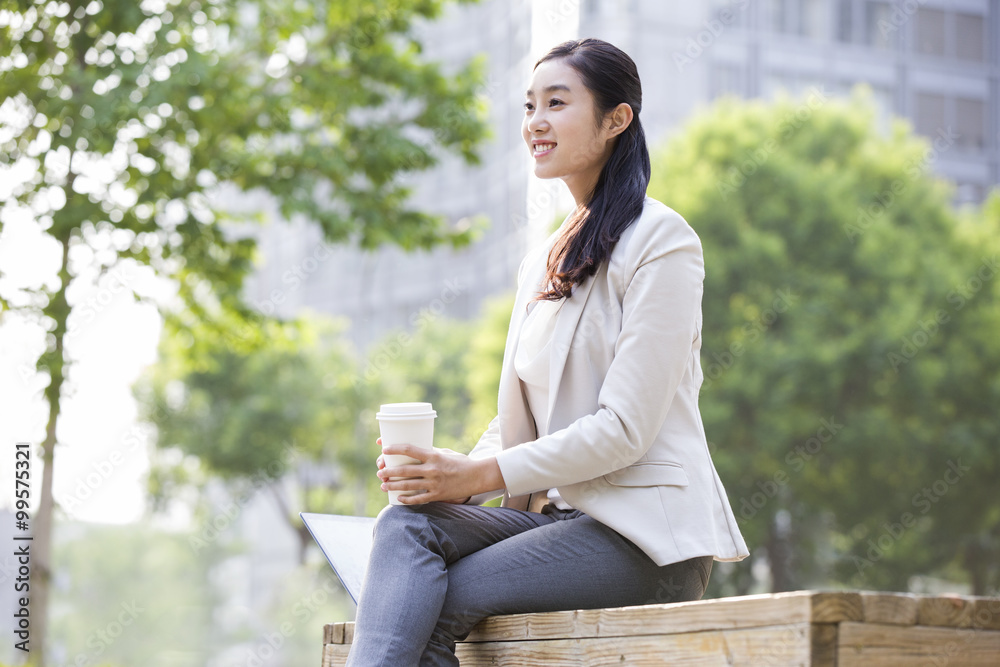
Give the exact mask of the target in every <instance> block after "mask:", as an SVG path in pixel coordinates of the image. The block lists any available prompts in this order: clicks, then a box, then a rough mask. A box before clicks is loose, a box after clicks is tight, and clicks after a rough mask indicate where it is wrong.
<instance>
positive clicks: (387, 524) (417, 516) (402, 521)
mask: <svg viewBox="0 0 1000 667" xmlns="http://www.w3.org/2000/svg"><path fill="white" fill-rule="evenodd" d="M417 509H418V508H417V507H416V506H410V505H387V506H386V507H385V508H383V509H382V511H381V512H379V513H378V516H377V517H375V536H376V537H378V536H379V535H380V534H383V535H398V534H399V533H401V532H420V531H422V530H423V529H424V528H425V527H426V526H427V517H426V516H425V515H424V514H422V513H421V512H418V511H415V510H417Z"/></svg>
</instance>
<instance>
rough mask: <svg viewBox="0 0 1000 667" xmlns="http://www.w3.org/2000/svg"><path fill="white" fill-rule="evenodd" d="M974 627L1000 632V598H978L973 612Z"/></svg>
mask: <svg viewBox="0 0 1000 667" xmlns="http://www.w3.org/2000/svg"><path fill="white" fill-rule="evenodd" d="M972 627H974V628H982V629H985V630H1000V598H982V597H981V598H976V601H975V604H974V605H973V612H972Z"/></svg>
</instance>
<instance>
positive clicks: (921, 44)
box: [914, 7, 944, 56]
mask: <svg viewBox="0 0 1000 667" xmlns="http://www.w3.org/2000/svg"><path fill="white" fill-rule="evenodd" d="M916 19H917V29H916V35H915V36H914V41H915V44H914V46H915V48H916V51H917V52H918V53H926V54H927V55H931V56H943V55H944V12H943V11H941V10H940V9H926V8H924V7H921V8H920V9H919V10H918V11H917V16H916Z"/></svg>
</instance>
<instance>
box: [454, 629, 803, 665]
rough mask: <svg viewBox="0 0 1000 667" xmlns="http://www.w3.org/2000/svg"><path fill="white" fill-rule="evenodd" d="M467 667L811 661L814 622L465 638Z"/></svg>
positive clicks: (462, 649)
mask: <svg viewBox="0 0 1000 667" xmlns="http://www.w3.org/2000/svg"><path fill="white" fill-rule="evenodd" d="M457 655H458V657H459V660H460V661H461V663H462V667H485V666H487V665H489V666H491V667H492V666H498V667H584V666H586V667H604V666H607V667H610V666H612V665H613V666H614V667H621V666H622V665H629V666H630V667H633V666H634V667H662V666H663V665H809V664H810V647H809V626H808V624H807V623H800V624H796V625H791V626H781V627H769V628H752V629H736V630H716V631H709V632H691V633H681V634H671V635H647V636H642V637H599V638H589V639H543V640H538V641H526V642H480V643H474V644H466V643H462V644H459V646H458V651H457Z"/></svg>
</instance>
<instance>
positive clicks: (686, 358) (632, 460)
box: [469, 196, 749, 565]
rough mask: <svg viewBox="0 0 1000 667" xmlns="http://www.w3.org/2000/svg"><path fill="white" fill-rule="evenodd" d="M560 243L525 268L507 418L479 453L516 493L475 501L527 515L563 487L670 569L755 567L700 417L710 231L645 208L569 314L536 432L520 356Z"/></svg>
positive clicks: (560, 325)
mask: <svg viewBox="0 0 1000 667" xmlns="http://www.w3.org/2000/svg"><path fill="white" fill-rule="evenodd" d="M557 234H558V232H555V233H553V234H552V235H551V236H550V237H549V239H548V240H547V241H546V242H545V243H544V244H543V245H542V246H541V247H538V248H535V249H534V250H533V251H531V252H529V253H528V255H527V256H526V257H525V258H524V261H523V262H522V263H521V268H520V269H519V270H518V278H517V282H518V287H517V295H516V297H515V301H514V311H513V314H512V316H511V321H510V329H509V331H508V333H507V345H506V348H505V350H504V356H503V366H502V369H501V372H500V387H499V395H498V401H497V412H498V414H497V417H496V418H494V419H493V421H492V422H490V425H489V427H488V428H487V430H486V432H485V433H484V434H483V436H482V437H481V438H480V439H479V442H478V443H476V446H475V448H473V450H472V452H471V453H470V456H471V457H472V458H486V457H491V456H495V457H496V460H497V463H498V465H499V466H500V471H501V473H502V474H503V478H504V483H505V484H506V489H497V490H495V491H491V492H486V493H482V494H479V495H477V496H474V497H473V498H472V499H471V500H469V503H470V504H481V503H483V502H486V501H487V500H490V499H491V498H495V497H497V496H499V495H501V493H502V494H503V502H502V505H503V506H504V507H513V508H517V509H527V508H528V506H529V502H530V501H531V497H530V496H531V494H534V493H542V494H544V493H545V492H546V490H548V489H549V488H551V487H555V488H556V489H558V490H559V493H560V494H561V495H562V497H563V498H564V499H565V500H566V502H568V503H569V504H571V505H572V506H573V507H575V508H576V509H578V510H581V511H582V512H584V513H586V514H588V515H590V516H591V517H593V518H594V519H597V520H598V521H600V522H602V523H604V524H605V525H607V526H609V527H611V528H612V529H614V530H615V531H617V532H618V533H620V534H621V535H623V536H625V537H626V538H628V539H629V540H631V541H632V542H634V543H635V544H636V545H637V546H638V547H639V548H641V549H642V550H643V551H644V552H645V553H646V554H648V555H649V556H650V558H652V559H653V560H654V561H655V562H656V563H657V565H667V564H669V563H676V562H679V561H683V560H687V559H688V558H693V557H695V556H706V555H711V556H714V557H715V560H720V561H737V560H742V559H743V558H745V557H746V556H748V555H749V551H748V550H747V546H746V543H745V542H744V540H743V536H742V535H741V534H740V530H739V527H738V526H737V524H736V518H735V517H734V516H733V511H732V508H731V507H730V504H729V500H728V499H727V497H726V490H725V489H724V488H723V485H722V482H721V480H720V479H719V475H718V473H717V472H716V470H715V466H714V464H713V463H712V459H711V456H710V454H709V451H708V443H707V441H706V439H705V431H704V428H703V426H702V421H701V413H700V412H699V411H698V391H699V388H700V387H701V383H702V371H701V362H700V349H701V298H702V291H703V283H704V277H705V271H704V261H703V258H702V249H701V241H700V240H699V238H698V235H697V234H696V233H695V231H694V230H693V229H691V227H690V226H689V225H688V224H687V222H686V221H685V220H684V218H683V217H681V215H680V214H679V213H677V212H676V211H674V210H673V209H671V208H670V207H668V206H666V205H664V204H663V203H661V202H659V201H657V200H655V199H653V198H651V197H648V196H647V197H646V198H645V201H644V205H643V210H642V213H641V215H640V216H639V218H638V219H637V220H636V221H635V222H634V223H633V224H632V225H630V226H629V227H628V229H627V230H626V231H625V232H624V233H623V234H622V236H621V238H620V239H619V241H618V243H617V244H615V246H614V249H613V250H612V252H611V255H610V257H609V258H608V260H607V261H605V262H604V263H603V264H602V265H601V267H600V268H599V269H598V271H597V273H596V274H595V275H594V276H592V277H590V278H588V279H587V280H586V281H585V282H584V283H582V284H581V285H578V286H576V288H575V289H574V291H573V294H572V296H571V297H570V298H569V299H567V300H566V302H565V303H564V304H563V305H562V307H561V308H560V312H559V313H558V316H557V317H558V320H557V321H556V325H555V331H554V333H553V334H552V347H551V350H552V358H551V362H550V364H551V368H550V381H549V398H548V404H549V411H548V415H547V423H545V425H544V428H543V429H542V430H541V432H540V433H536V432H535V420H534V418H533V417H532V415H531V412H530V410H529V408H528V402H527V400H526V398H525V395H524V392H523V389H522V387H521V381H520V379H519V378H518V376H517V373H516V372H515V371H514V353H515V351H516V348H517V343H518V338H519V334H520V330H521V324H522V323H523V321H524V318H525V314H526V311H525V307H526V305H527V304H528V302H529V301H530V300H531V299H532V297H534V295H536V294H537V293H538V291H539V289H540V288H541V286H542V283H543V281H544V280H545V264H546V260H547V258H548V253H549V249H550V248H551V247H552V244H553V243H554V241H555V239H556V236H557ZM539 426H540V427H541V426H542V425H541V424H539Z"/></svg>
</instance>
